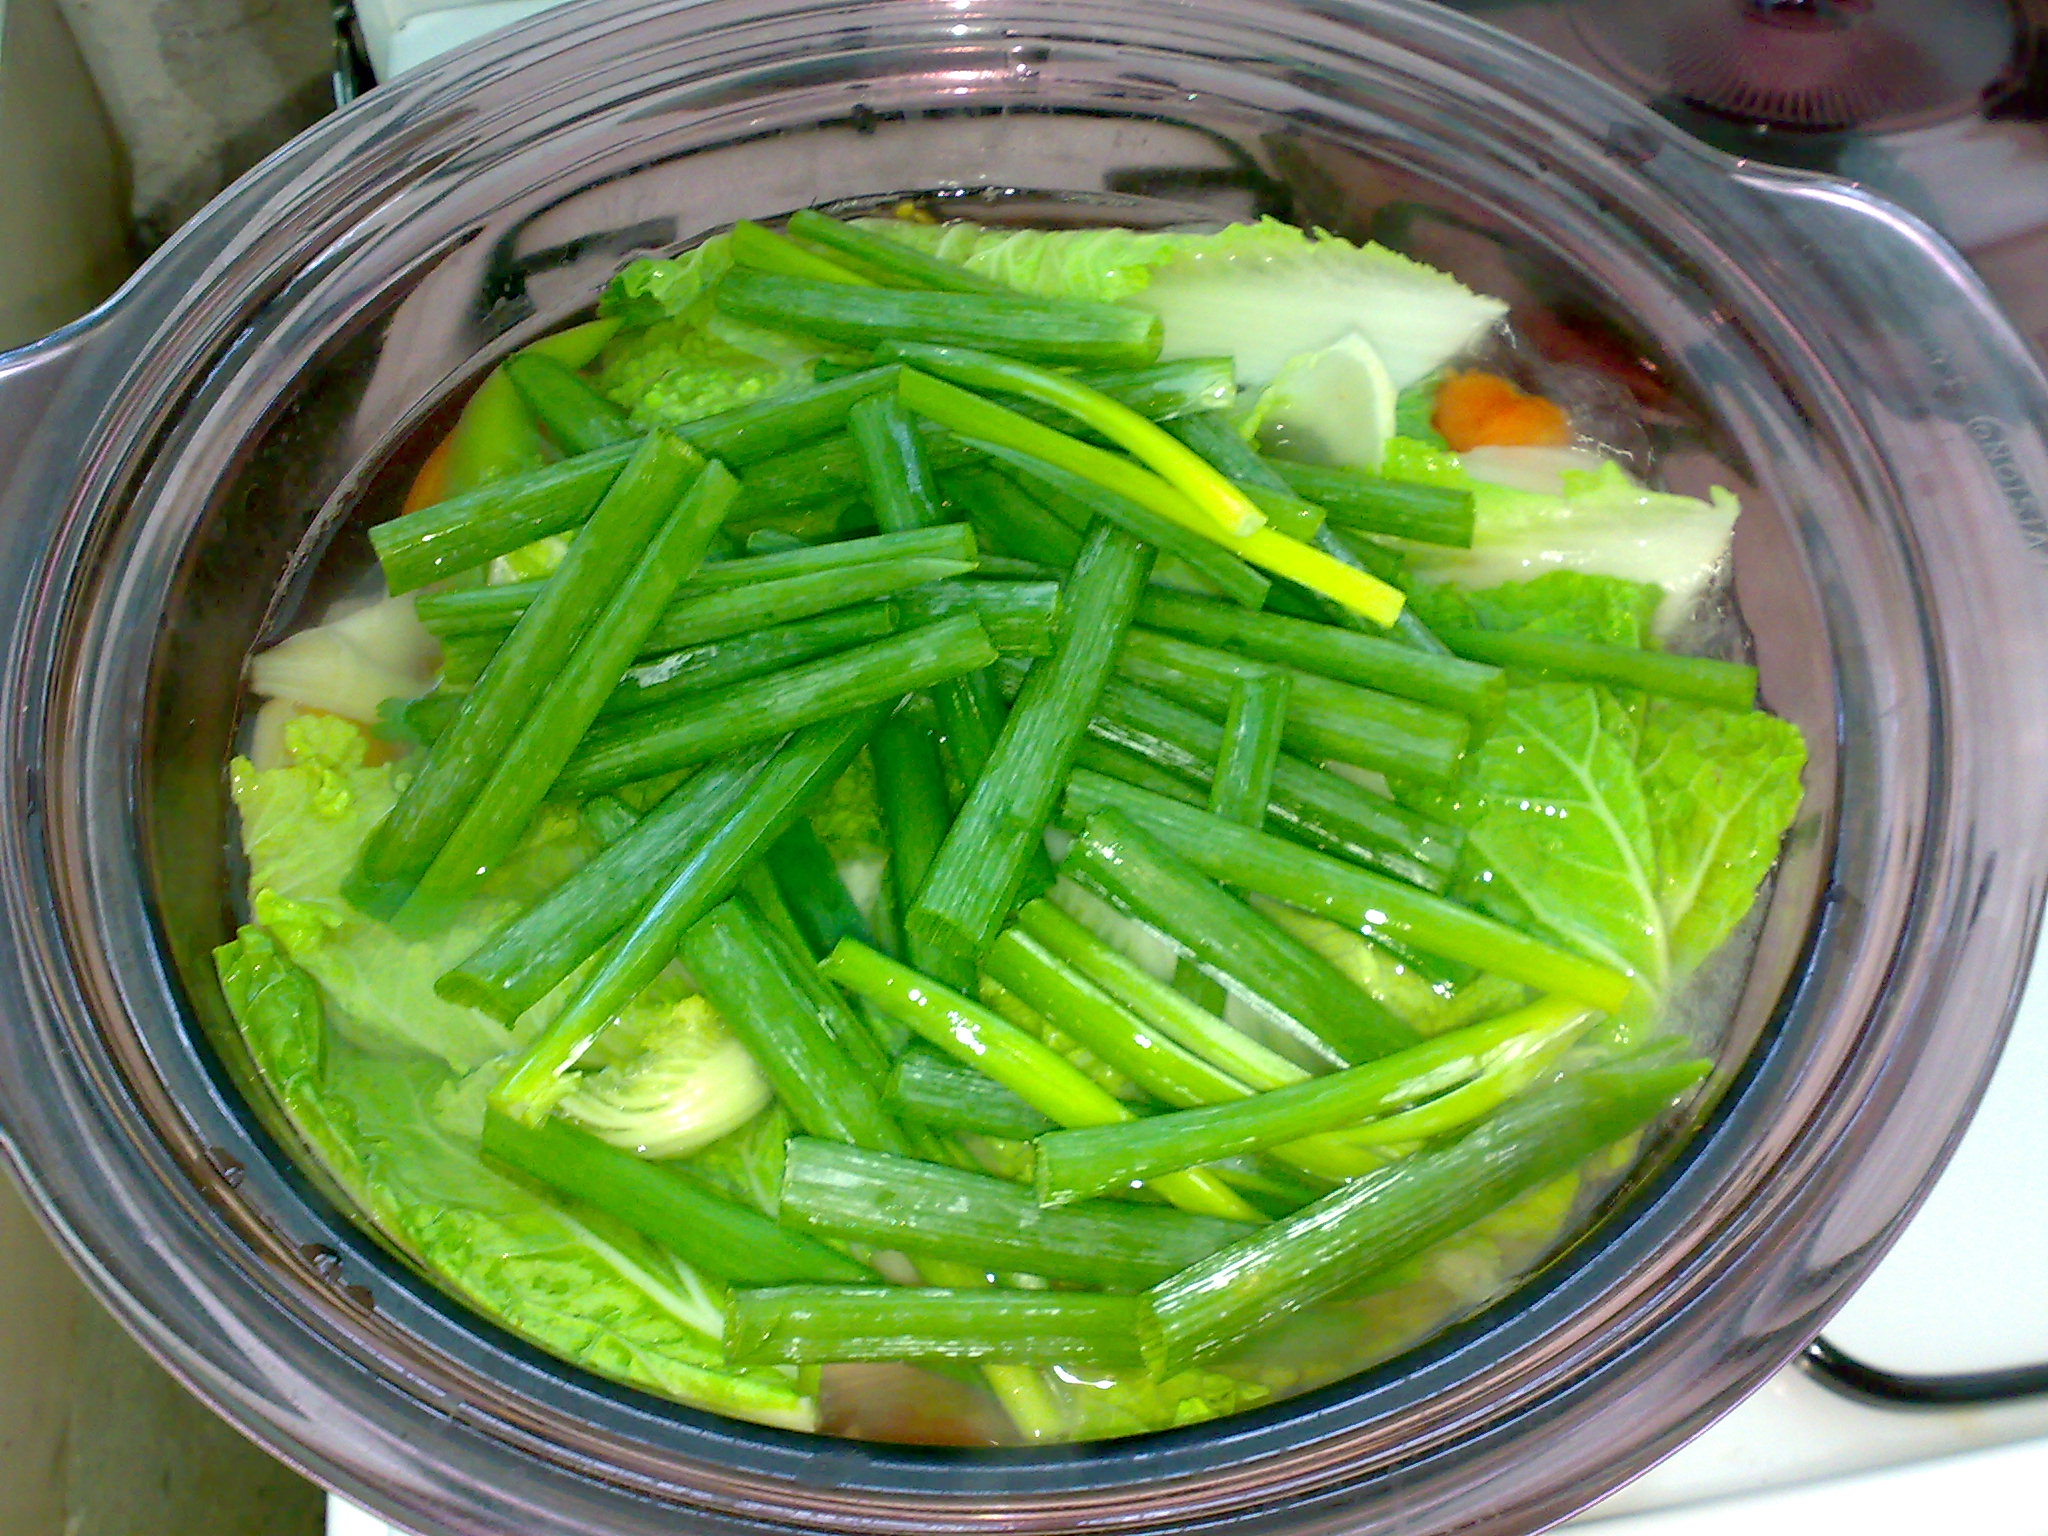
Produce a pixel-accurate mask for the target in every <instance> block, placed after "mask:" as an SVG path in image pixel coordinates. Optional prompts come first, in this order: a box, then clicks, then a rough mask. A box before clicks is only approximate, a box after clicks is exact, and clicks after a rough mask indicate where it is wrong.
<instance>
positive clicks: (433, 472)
mask: <svg viewBox="0 0 2048 1536" xmlns="http://www.w3.org/2000/svg"><path fill="white" fill-rule="evenodd" d="M454 441H455V435H454V434H453V433H450V434H449V435H448V436H446V437H444V438H442V439H441V441H440V442H438V443H436V444H435V445H434V451H433V452H432V453H430V454H428V455H427V461H426V462H425V463H424V464H422V465H420V472H419V473H418V474H416V475H414V476H413V477H412V489H411V490H409V491H407V492H406V493H405V508H404V510H405V511H407V512H417V511H419V509H420V508H421V507H431V506H433V505H434V504H435V503H436V502H441V501H446V500H447V499H448V448H449V445H450V444H451V443H453V442H454Z"/></svg>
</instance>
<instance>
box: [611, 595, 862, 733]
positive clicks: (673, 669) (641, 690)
mask: <svg viewBox="0 0 2048 1536" xmlns="http://www.w3.org/2000/svg"><path fill="white" fill-rule="evenodd" d="M896 618H897V608H896V606H895V605H894V604H891V603H885V602H884V603H860V604H857V605H855V606H854V607H851V608H842V609H840V610H839V611H837V612H836V613H821V614H819V615H818V616H817V617H815V618H809V619H799V620H797V621H796V622H795V623H793V624H776V625H773V626H771V627H770V628H768V629H756V630H752V631H750V632H749V633H747V634H744V635H731V636H728V637H727V638H725V639H723V640H707V641H705V642H704V643H703V644H701V645H693V646H690V647H688V648H686V649H684V650H680V651H671V652H669V653H668V654H667V655H665V656H657V657H655V658H654V659H653V660H652V661H645V662H642V663H641V664H640V665H639V666H637V667H635V668H633V669H632V670H631V671H630V672H628V673H627V674H626V675H625V677H624V679H623V680H621V682H620V683H619V686H618V687H616V688H614V689H613V690H612V696H611V697H610V698H608V699H606V700H605V701H604V708H602V709H600V710H599V711H598V712H597V717H598V719H600V720H604V719H609V718H611V717H613V716H617V715H631V714H637V713H638V712H639V711H641V710H643V709H653V708H655V707H656V706H657V705H661V704H668V703H672V702H673V701H675V700H676V699H680V698H683V697H685V696H686V695H690V694H699V693H707V692H709V691H710V690H711V689H713V688H722V687H725V686H726V685H727V684H729V683H743V682H746V681H747V680H748V679H749V678H755V677H760V676H762V675H764V674H766V673H769V672H775V671H779V670H781V669H782V668H785V667H792V666H795V665H797V664H798V663H800V662H806V661H814V660H816V659H817V658H819V657H821V656H832V655H836V654H838V653H839V652H841V651H846V650H851V649H852V648H853V647H854V646H856V645H859V644H861V643H862V642H863V641H868V640H880V639H883V638H885V637H887V636H889V635H892V634H894V633H895V632H896Z"/></svg>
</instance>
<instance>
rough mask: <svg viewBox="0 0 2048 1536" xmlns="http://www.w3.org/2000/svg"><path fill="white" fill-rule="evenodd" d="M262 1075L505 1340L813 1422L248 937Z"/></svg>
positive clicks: (304, 1134) (640, 1253)
mask: <svg viewBox="0 0 2048 1536" xmlns="http://www.w3.org/2000/svg"><path fill="white" fill-rule="evenodd" d="M214 958H215V965H216V969H217V972H218V974H219V977H220V983H221V990H222V993H223V995H224V996H225V997H226V999H227V1003H228V1007H229V1009H230V1011H231V1012H232V1013H233V1014H234V1016H235V1019H236V1022H237V1024H238V1025H239V1026H240V1028H241V1031H242V1035H243V1038H244V1039H245V1040H246V1041H247V1042H248V1045H249V1050H250V1055H251V1057H252V1060H253V1064H254V1066H255V1068H256V1071H257V1074H258V1075H259V1076H260V1077H261V1078H262V1079H263V1081H264V1082H265V1084H266V1085H267V1086H268V1087H269V1089H270V1091H271V1093H272V1095H273V1096H274V1100H275V1103H276V1105H277V1107H278V1109H279V1110H280V1111H281V1112H282V1114H283V1115H284V1117H285V1119H286V1120H287V1121H288V1122H289V1124H290V1126H291V1129H292V1130H293V1132H294V1133H295V1134H296V1135H297V1136H298V1137H300V1138H301V1139H302V1140H303V1141H304V1142H305V1143H306V1144H307V1146H308V1149H309V1150H310V1151H311V1152H312V1153H313V1154H315V1156H316V1159H317V1161H318V1163H319V1164H320V1165H321V1166H322V1167H323V1168H324V1169H325V1170H326V1172H327V1173H328V1175H329V1176H330V1178H331V1179H332V1180H333V1181H334V1182H335V1183H336V1184H338V1185H339V1186H340V1188H341V1190H342V1191H343V1193H344V1194H345V1195H346V1196H347V1197H348V1198H349V1199H350V1200H351V1201H352V1202H353V1203H354V1204H355V1205H356V1206H357V1207H358V1209H359V1210H360V1211H361V1213H362V1214H363V1215H364V1216H366V1217H367V1218H369V1220H370V1221H371V1222H372V1223H374V1225H375V1226H376V1228H377V1229H378V1230H379V1231H380V1232H381V1233H382V1234H383V1236H384V1237H385V1239H386V1240H387V1241H389V1242H390V1243H391V1244H392V1245H393V1246H394V1247H396V1248H397V1249H399V1250H400V1252H402V1253H403V1254H404V1255H405V1256H406V1257H407V1258H409V1259H410V1260H412V1261H413V1262H414V1263H416V1264H417V1265H419V1266H420V1267H421V1268H422V1269H423V1270H424V1271H425V1272H426V1273H427V1274H428V1275H429V1276H430V1277H431V1278H432V1279H433V1280H434V1281H435V1282H436V1283H437V1284H439V1285H441V1286H443V1287H444V1288H446V1289H447V1290H449V1291H451V1292H453V1293H454V1294H455V1295H457V1296H459V1297H460V1298H461V1299H463V1300H464V1301H466V1302H468V1303H469V1304H470V1305H472V1306H474V1307H476V1308H477V1309H478V1310H479V1311H481V1312H483V1313H484V1314H485V1315H486V1316H488V1317H491V1318H493V1319H494V1320H496V1321H497V1322H498V1323H500V1324H502V1325H503V1326H505V1327H506V1328H509V1329H511V1330H512V1331H513V1332H515V1333H518V1334H520V1335H522V1336H524V1337H526V1338H528V1339H530V1340H532V1341H533V1342H534V1343H536V1344H539V1345H541V1346H543V1347H545V1348H547V1349H550V1350H552V1351H554V1352H555V1353H557V1354H559V1355H562V1356H564V1357H565V1358H567V1359H569V1360H571V1361H574V1362H575V1363H577V1364H579V1365H582V1366H584V1367H586V1368H588V1369H590V1370H592V1371H595V1372H597V1373H599V1374H601V1375H604V1376H608V1377H611V1378H613V1379H615V1380H618V1381H622V1382H627V1383H630V1384H631V1385H634V1386H637V1387H642V1388H644V1389H646V1390H648V1391H652V1392H657V1393H660V1394H661V1395H663V1396H665V1397H669V1398H673V1399H675V1400H676V1401H678V1402H683V1403H688V1404H691V1405H693V1406H695V1407H700V1408H707V1409H712V1410H715V1411H717V1412H721V1413H728V1414H734V1415H738V1416H739V1417H742V1418H747V1419H754V1420H757V1421H759V1422H762V1423H767V1424H775V1425H780V1426H782V1427H784V1428H789V1429H814V1428H815V1427H816V1426H817V1405H816V1402H815V1401H814V1399H812V1398H811V1397H810V1396H809V1395H808V1394H806V1393H805V1392H803V1391H802V1390H800V1388H799V1385H798V1382H797V1379H796V1376H795V1374H794V1373H792V1372H789V1371H787V1370H781V1369H734V1368H732V1367H729V1366H727V1365H725V1364H724V1359H723V1353H722V1350H721V1348H720V1342H719V1341H720V1333H721V1329H722V1326H723V1323H722V1316H723V1305H724V1295H723V1292H722V1290H721V1288H720V1287H719V1286H718V1285H717V1284H716V1283H715V1282H713V1281H711V1280H709V1279H708V1278H706V1277H704V1276H702V1275H700V1274H698V1273H696V1272H695V1271H694V1270H692V1269H691V1268H690V1267H689V1266H687V1265H685V1264H683V1263H682V1262H681V1261H680V1260H677V1259H676V1258H674V1257H673V1256H672V1255H670V1254H667V1253H666V1252H664V1251H662V1250H660V1249H658V1248H656V1247H654V1246H653V1245H652V1244H650V1243H648V1242H647V1241H645V1240H644V1239H642V1238H641V1237H639V1236H638V1235H637V1234H635V1233H633V1232H631V1231H629V1230H627V1229H625V1228H624V1227H622V1226H619V1225H617V1224H616V1223H613V1222H611V1221H609V1220H608V1219H607V1218H605V1217H604V1216H603V1215H602V1214H601V1213H599V1212H596V1211H592V1210H588V1209H586V1208H581V1207H572V1206H571V1205H569V1204H567V1203H558V1202H556V1201H555V1200H552V1199H551V1198H549V1197H548V1196H546V1195H544V1194H542V1193H541V1192H540V1191H538V1190H537V1189H535V1188H534V1187H532V1186H530V1185H528V1184H526V1183H525V1182H523V1181H521V1180H518V1179H515V1178H511V1177H509V1176H507V1175H505V1174H502V1173H500V1172H498V1171H497V1170H496V1169H494V1168H492V1167H491V1166H489V1165H488V1164H486V1163H485V1162H484V1161H483V1158H482V1155H481V1153H480V1151H479V1149H478V1146H477V1143H476V1141H475V1139H474V1138H473V1137H470V1138H465V1137H463V1136H461V1135H458V1134H455V1133H453V1132H451V1131H450V1129H449V1128H448V1126H447V1124H446V1117H444V1116H440V1115H437V1114H436V1113H435V1112H434V1106H435V1101H436V1099H437V1097H438V1096H439V1095H441V1094H442V1093H443V1092H444V1091H445V1090H446V1089H447V1088H448V1087H449V1085H450V1084H451V1083H453V1082H454V1081H455V1079H454V1078H453V1077H452V1076H451V1075H450V1073H449V1072H448V1069H447V1068H446V1067H445V1066H443V1065H441V1064H439V1063H437V1062H434V1061H431V1060H427V1059H425V1058H422V1057H417V1056H415V1057H410V1058H405V1059H390V1058H379V1057H374V1056H371V1055H369V1054H367V1053H365V1052H363V1051H361V1050H358V1049H357V1048H355V1047H354V1046H352V1045H350V1044H349V1043H348V1042H347V1040H346V1039H345V1038H344V1037H341V1036H340V1035H338V1034H337V1033H336V1032H335V1031H334V1030H333V1029H332V1028H331V1027H330V1023H329V1020H328V1019H327V1017H326V1016H325V1010H324V1008H323V1004H322V989H321V987H320V985H319V983H317V982H316V981H315V980H314V978H313V977H312V976H311V975H309V974H308V973H307V972H306V971H305V970H303V969H302V968H300V967H298V966H296V965H294V964H293V963H292V961H291V958H290V956H289V955H288V954H287V952H286V950H285V947H284V945H283V944H282V943H280V942H279V940H278V939H277V937H276V936H275V935H273V934H272V933H270V932H268V931H266V930H265V929H263V928H261V927H255V926H250V927H245V928H243V929H242V930H241V931H240V932H239V933H238V934H237V935H236V937H235V938H234V939H233V940H232V941H231V942H230V943H227V944H225V945H222V946H221V947H220V949H218V950H217V951H216V952H215V956H214Z"/></svg>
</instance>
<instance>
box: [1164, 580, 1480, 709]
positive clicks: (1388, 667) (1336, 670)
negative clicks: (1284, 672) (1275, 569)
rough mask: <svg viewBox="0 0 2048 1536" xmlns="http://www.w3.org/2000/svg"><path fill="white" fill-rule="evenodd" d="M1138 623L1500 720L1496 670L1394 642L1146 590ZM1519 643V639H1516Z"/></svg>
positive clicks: (1342, 679)
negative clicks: (1496, 717) (1497, 716)
mask: <svg viewBox="0 0 2048 1536" xmlns="http://www.w3.org/2000/svg"><path fill="white" fill-rule="evenodd" d="M1138 622H1139V623H1141V624H1143V625H1144V626H1146V627H1147V628H1148V629H1156V630H1160V631H1163V632H1165V633H1167V634H1171V635H1176V636H1179V637H1180V638H1181V639H1184V640H1195V641H1200V642H1202V643H1203V644H1206V645H1209V646H1213V647H1216V648H1218V649H1221V650H1226V651H1231V652H1234V653H1236V654H1238V655H1241V656H1248V657H1253V658H1255V659H1257V660H1260V661H1267V662H1276V663H1279V664H1280V665H1283V666H1288V667H1294V668H1298V669H1299V670H1301V671H1304V672H1311V673H1314V674H1315V675H1317V676H1319V677H1328V678H1334V679H1336V680H1337V681H1338V682H1344V683H1351V684H1354V685H1355V686H1357V687H1360V688H1371V689H1375V690H1377V691H1378V692H1381V693H1390V694H1393V695H1395V696H1396V697H1398V698H1403V699H1412V700H1414V701H1415V702H1417V703H1420V704H1434V705H1437V706H1438V707H1440V708H1443V709H1454V710H1457V711H1458V712H1459V713H1460V714H1465V715H1470V716H1472V717H1474V718H1476V719H1481V720H1487V719H1491V718H1493V717H1494V716H1496V715H1498V714H1499V713H1500V704H1501V697H1502V693H1503V691H1504V689H1505V686H1506V685H1505V683H1504V681H1503V679H1502V677H1501V673H1500V668H1498V667H1494V666H1484V665H1481V664H1479V663H1477V662H1474V661H1466V660H1461V659H1460V658H1459V657H1456V656H1450V655H1430V654H1427V653H1425V652H1422V651H1417V650H1412V649H1410V648H1409V647H1407V646H1405V645H1401V644H1398V643H1396V642H1395V641H1392V640H1382V639H1378V638H1376V637H1374V636H1372V635H1362V634H1358V633H1356V632H1355V631H1351V630H1344V629H1337V628H1334V627H1332V626H1331V625H1328V624H1311V623H1307V622H1305V621H1303V620H1301V619H1289V618H1282V617H1280V616H1279V615H1277V614H1271V613H1245V612H1242V611H1240V610H1239V609H1236V608H1233V607H1230V606H1228V605H1226V604H1223V603H1213V602H1207V601H1204V600H1203V599H1202V598H1199V597H1191V596H1187V595H1184V594H1182V593H1179V592H1166V591H1156V590H1155V591H1152V592H1148V593H1146V594H1145V600H1144V602H1143V603H1142V604H1140V605H1139V608H1138ZM1518 638H1519V637H1518Z"/></svg>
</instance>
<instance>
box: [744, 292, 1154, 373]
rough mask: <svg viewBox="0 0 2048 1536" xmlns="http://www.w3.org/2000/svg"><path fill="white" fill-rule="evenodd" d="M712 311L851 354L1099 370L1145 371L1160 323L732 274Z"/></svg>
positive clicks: (1128, 313)
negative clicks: (967, 344) (991, 359)
mask: <svg viewBox="0 0 2048 1536" xmlns="http://www.w3.org/2000/svg"><path fill="white" fill-rule="evenodd" d="M711 302H712V304H713V305H714V306H715V307H716V308H717V310H718V311H719V313H721V314H726V315H730V316H732V317H733V318H734V319H736V320H744V321H746V322H748V323H749V324H752V325H759V326H765V327H767V328H768V329H769V330H778V331H794V332H797V333H798V334H800V335H805V336H818V337H822V338H824V339H825V340H827V341H837V342H844V343H845V344H847V345H848V346H857V347H876V346H880V345H881V344H882V343H883V342H887V341H894V340H908V341H931V342H941V343H957V342H963V341H974V342H977V343H979V344H980V345H983V346H992V347H1000V348H1001V349H1002V350H1003V351H1004V352H1006V353H1010V354H1012V355H1014V356H1017V357H1029V358H1033V359H1035V360H1037V361H1040V362H1048V363H1094V364H1100V365H1117V364H1138V363H1149V362H1152V361H1153V360H1154V359H1156V358H1157V357H1158V356H1159V332H1160V327H1159V319H1158V317H1157V316H1155V315H1148V314H1146V313H1145V312H1144V311H1143V310H1139V309H1130V308H1127V307H1126V306H1124V305H1121V304H1097V303H1092V302H1089V301H1087V300H1081V299H1036V298H1028V297H1026V296H1025V295H1023V294H1010V293H936V292H911V291H906V290H903V289H893V288H858V289H856V288H850V287H847V286H846V285H844V284H841V283H818V282H808V281H806V280H805V279H803V278H800V277H782V276H779V275H777V274H773V273H767V272H746V271H740V270H734V271H731V272H728V273H727V274H726V275H725V276H724V277H723V278H721V279H719V282H718V285H717V287H715V288H713V289H712V291H711Z"/></svg>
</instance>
